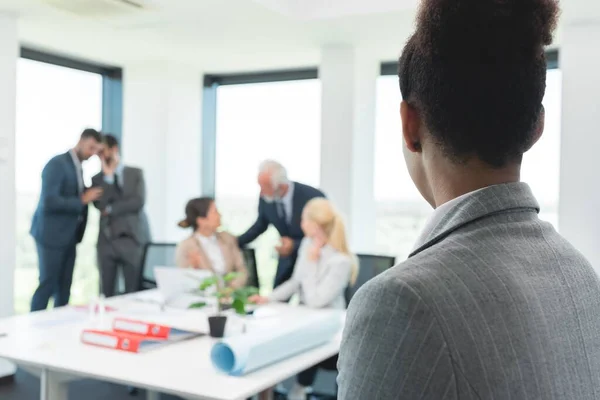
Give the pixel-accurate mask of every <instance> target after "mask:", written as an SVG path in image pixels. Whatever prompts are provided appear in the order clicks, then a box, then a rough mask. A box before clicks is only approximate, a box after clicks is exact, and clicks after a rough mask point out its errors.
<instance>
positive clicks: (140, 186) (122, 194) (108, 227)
mask: <svg viewBox="0 0 600 400" xmlns="http://www.w3.org/2000/svg"><path fill="white" fill-rule="evenodd" d="M122 180H123V182H119V186H118V187H117V186H115V185H114V184H108V183H106V182H105V180H104V175H103V173H102V172H101V173H99V174H98V175H96V176H94V177H93V178H92V185H93V186H96V187H102V188H103V189H104V192H103V194H102V197H101V198H100V199H99V200H98V201H96V202H95V203H94V205H95V206H96V208H98V210H100V211H104V210H106V209H107V207H109V206H110V214H109V215H106V216H102V217H101V219H100V232H99V235H100V236H101V237H102V236H104V239H108V240H112V239H116V238H119V237H130V238H133V239H134V240H135V241H136V242H137V243H138V244H140V245H144V244H146V243H148V242H149V241H150V228H149V225H148V219H147V217H146V213H145V212H144V205H145V203H146V184H145V181H144V174H143V172H142V170H141V169H139V168H132V167H125V168H124V169H123V177H122ZM99 242H100V238H99Z"/></svg>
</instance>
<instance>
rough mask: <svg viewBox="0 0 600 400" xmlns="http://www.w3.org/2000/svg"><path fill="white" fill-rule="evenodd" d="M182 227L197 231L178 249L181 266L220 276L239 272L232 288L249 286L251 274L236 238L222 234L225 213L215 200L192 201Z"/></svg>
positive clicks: (178, 260) (232, 283)
mask: <svg viewBox="0 0 600 400" xmlns="http://www.w3.org/2000/svg"><path fill="white" fill-rule="evenodd" d="M179 226H180V227H182V228H191V229H192V230H193V232H192V234H191V236H190V237H188V238H187V239H185V240H184V241H182V242H181V243H179V245H178V246H177V249H176V251H175V262H176V264H177V266H179V267H183V268H194V269H204V270H209V271H212V272H213V273H214V274H216V275H219V276H223V275H225V274H227V273H229V272H237V273H238V274H239V276H238V277H237V278H236V279H234V280H233V281H231V282H230V286H231V287H234V288H240V287H243V286H245V284H246V280H247V272H246V264H245V262H244V258H243V257H242V252H241V251H240V249H239V247H238V245H237V241H236V239H235V237H234V236H232V235H230V234H229V233H227V232H218V229H219V227H220V226H221V214H219V211H218V210H217V206H216V204H215V201H214V199H212V198H210V197H201V198H197V199H193V200H190V201H189V202H188V203H187V205H186V207H185V219H184V220H183V221H181V222H180V223H179Z"/></svg>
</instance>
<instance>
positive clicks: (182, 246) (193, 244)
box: [177, 235, 200, 251]
mask: <svg viewBox="0 0 600 400" xmlns="http://www.w3.org/2000/svg"><path fill="white" fill-rule="evenodd" d="M199 246H200V244H199V243H198V241H197V240H196V238H195V237H194V235H190V236H188V237H187V238H185V239H183V240H182V241H180V242H179V243H178V244H177V251H189V250H190V249H193V248H197V247H199Z"/></svg>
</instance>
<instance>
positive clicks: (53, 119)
mask: <svg viewBox="0 0 600 400" xmlns="http://www.w3.org/2000/svg"><path fill="white" fill-rule="evenodd" d="M101 123H102V77H101V76H100V75H98V74H93V73H89V72H83V71H78V70H74V69H70V68H64V67H59V66H55V65H51V64H45V63H40V62H36V61H31V60H26V59H19V61H18V65H17V132H16V184H17V227H16V228H17V268H16V271H15V311H16V312H18V313H22V312H27V311H28V310H29V304H30V301H31V297H32V295H33V292H34V290H35V289H36V287H37V283H38V268H37V264H38V262H37V252H36V249H35V243H34V240H33V239H32V238H31V236H30V235H29V228H30V226H31V218H32V216H33V213H34V211H35V208H36V206H37V202H38V200H39V194H40V189H41V174H42V169H43V168H44V165H45V164H46V162H47V161H48V160H49V159H50V158H52V157H54V156H55V155H57V154H60V153H64V152H66V151H68V150H69V149H70V148H71V147H73V146H74V145H75V144H76V143H77V140H78V138H79V134H80V133H81V131H82V130H83V129H84V128H87V127H90V128H96V129H100V127H101ZM83 168H84V179H85V181H86V184H87V185H90V184H91V178H92V176H93V175H95V174H96V173H98V172H99V171H100V161H99V159H98V158H97V157H94V158H92V159H90V160H89V161H87V162H86V163H84V166H83ZM98 220H99V215H98V213H97V211H96V210H95V209H94V208H93V207H90V213H89V220H88V225H87V230H86V234H85V238H84V240H83V243H82V244H81V245H80V246H79V247H78V249H77V261H76V265H75V274H74V278H73V286H72V290H71V302H72V303H82V302H86V301H87V300H88V299H90V297H92V296H95V295H97V293H98V271H97V268H96V241H97V238H98Z"/></svg>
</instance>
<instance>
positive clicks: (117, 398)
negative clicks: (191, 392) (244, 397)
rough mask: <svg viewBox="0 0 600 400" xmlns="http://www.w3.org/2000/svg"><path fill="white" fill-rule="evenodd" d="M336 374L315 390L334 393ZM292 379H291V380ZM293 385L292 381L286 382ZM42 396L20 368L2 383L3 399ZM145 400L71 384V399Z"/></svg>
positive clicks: (166, 399) (320, 380)
mask: <svg viewBox="0 0 600 400" xmlns="http://www.w3.org/2000/svg"><path fill="white" fill-rule="evenodd" d="M334 377H335V375H331V374H329V375H328V373H327V372H324V373H319V375H318V376H317V381H316V382H315V390H317V391H318V392H320V393H324V394H332V379H334ZM290 381H291V380H290ZM286 383H287V385H286V386H291V382H286ZM39 398H40V380H39V378H37V377H35V376H33V375H31V374H29V373H28V372H26V371H23V370H18V371H17V374H16V376H15V380H14V382H13V383H7V384H2V385H0V399H1V400H38V399H39ZM104 399H110V400H138V399H139V400H145V399H146V392H145V391H144V390H139V391H138V393H137V395H135V396H132V395H130V394H129V391H128V389H127V388H126V387H125V386H121V385H115V384H112V383H107V382H100V381H94V380H91V379H87V380H81V381H75V382H73V383H71V384H70V385H69V400H104ZM160 399H161V400H180V398H179V397H176V396H171V395H165V394H163V395H161V398H160Z"/></svg>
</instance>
